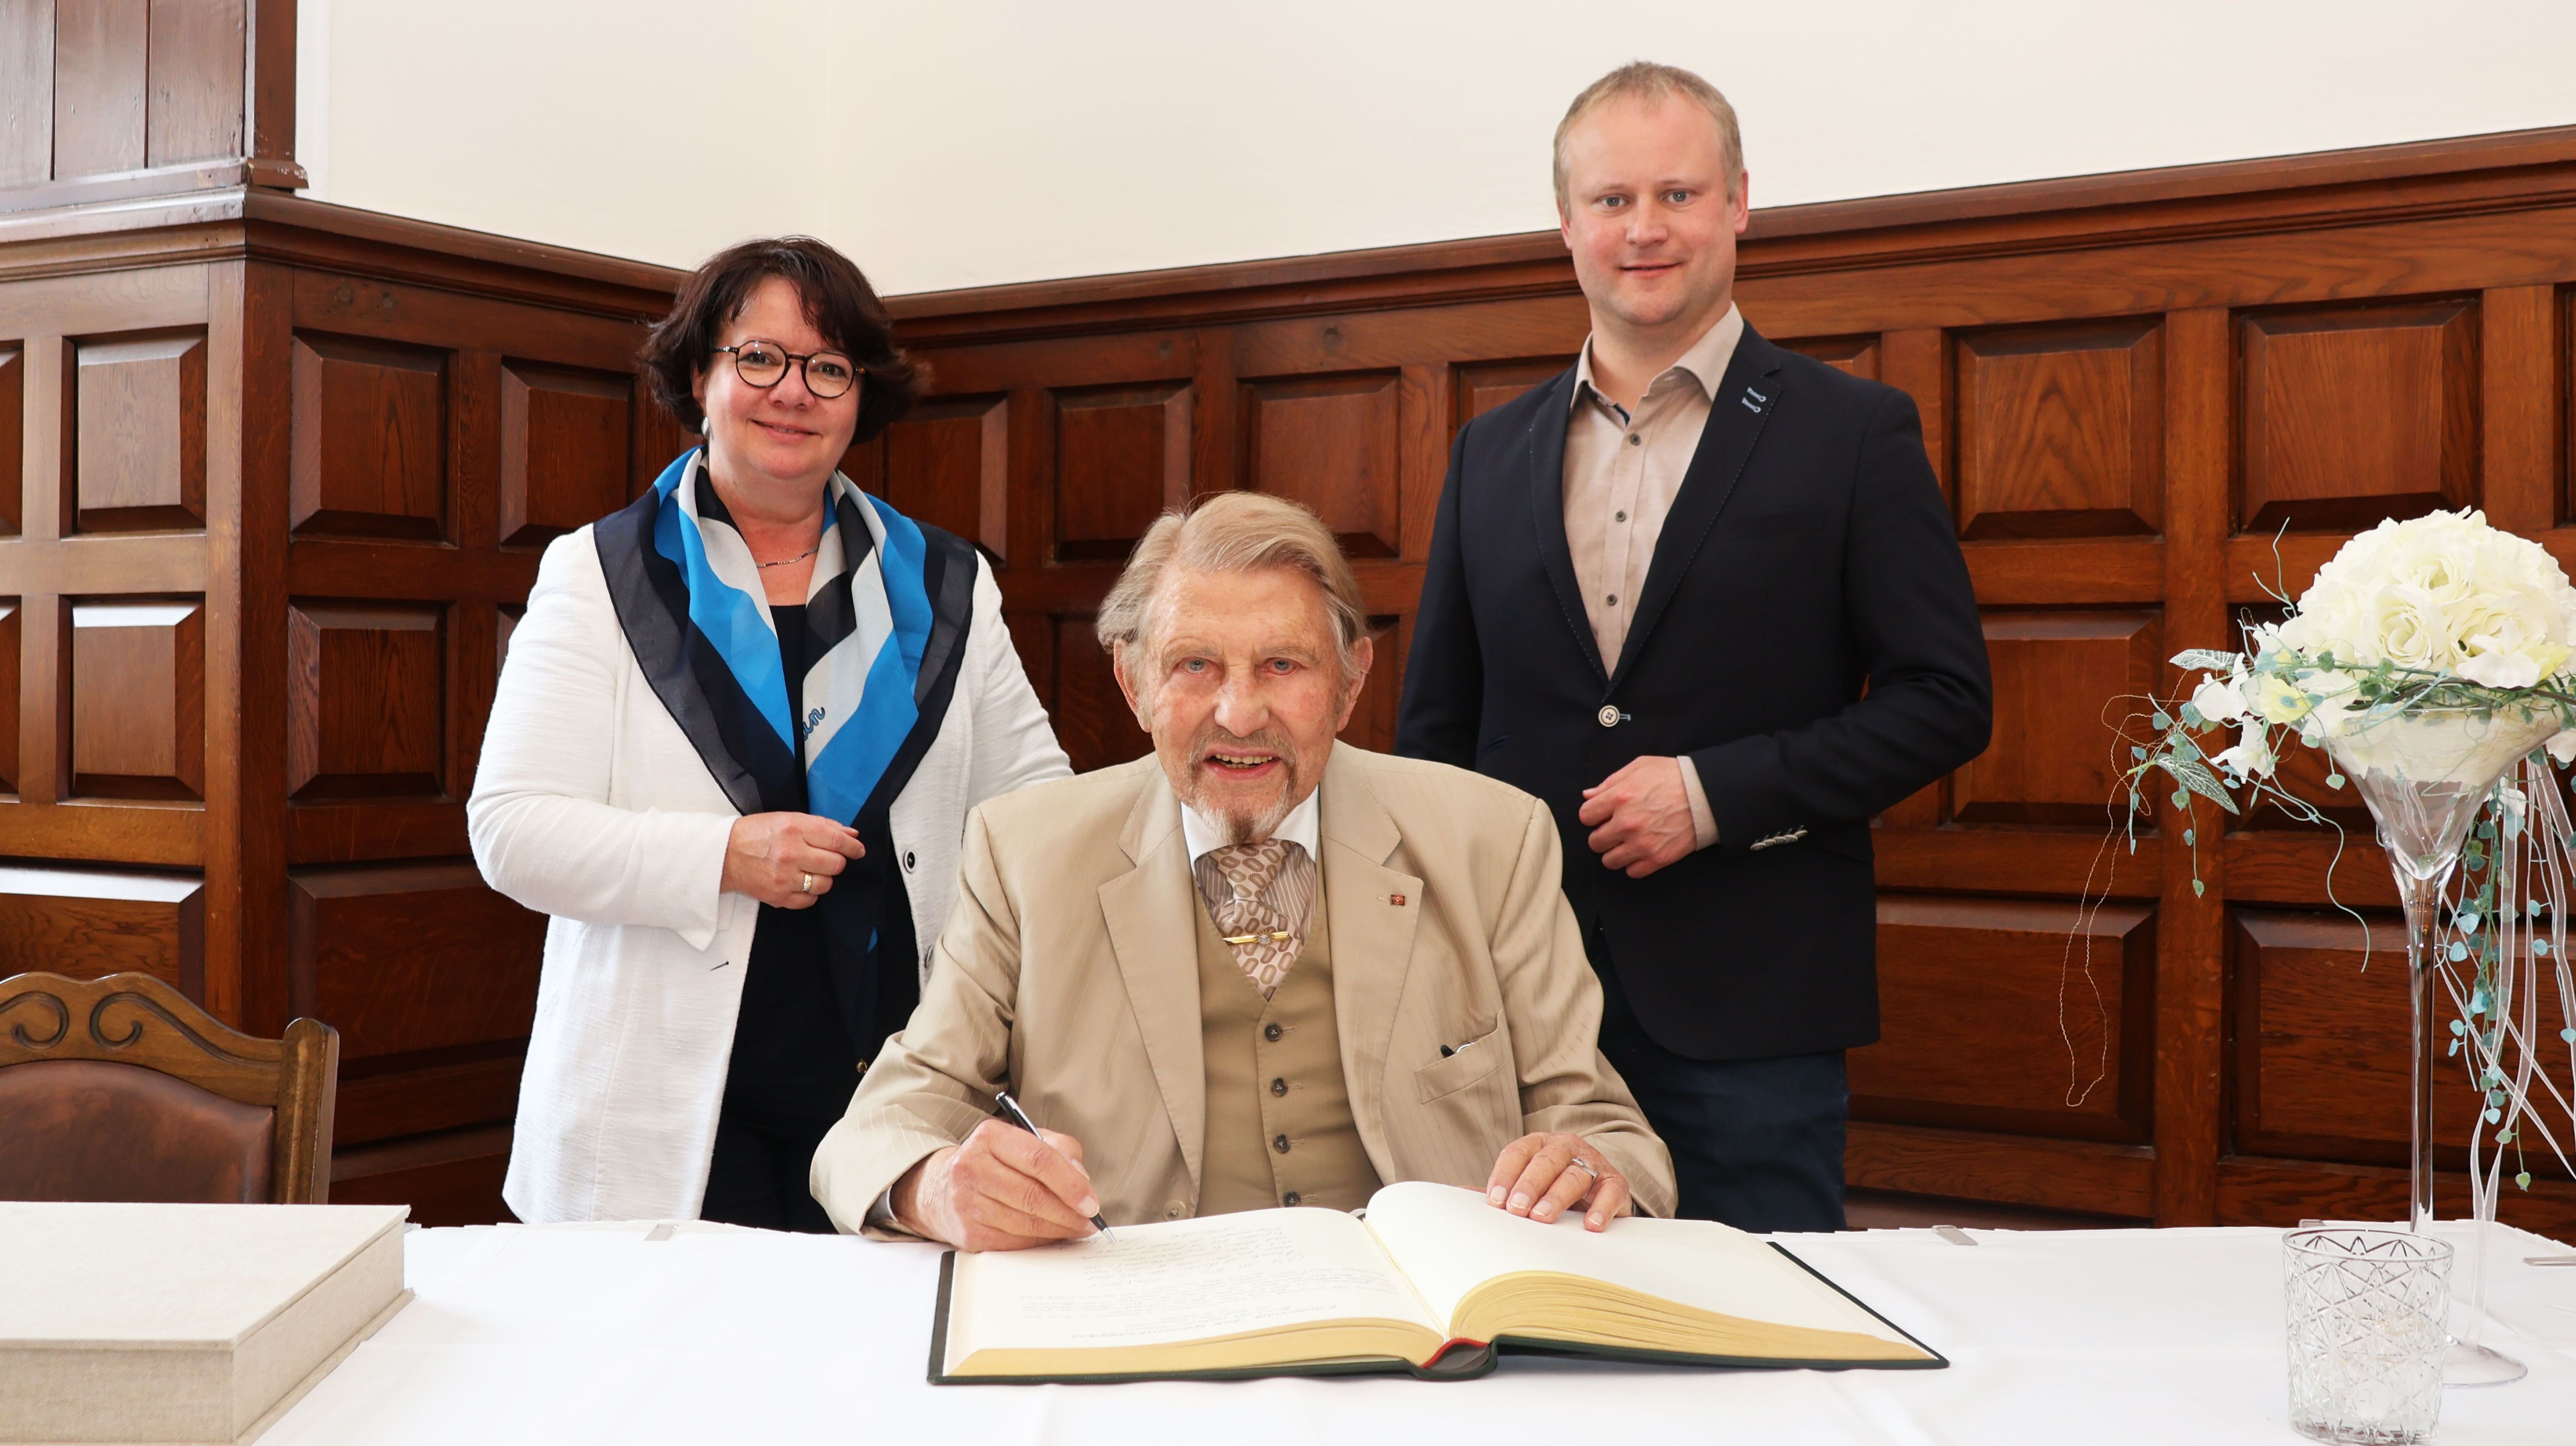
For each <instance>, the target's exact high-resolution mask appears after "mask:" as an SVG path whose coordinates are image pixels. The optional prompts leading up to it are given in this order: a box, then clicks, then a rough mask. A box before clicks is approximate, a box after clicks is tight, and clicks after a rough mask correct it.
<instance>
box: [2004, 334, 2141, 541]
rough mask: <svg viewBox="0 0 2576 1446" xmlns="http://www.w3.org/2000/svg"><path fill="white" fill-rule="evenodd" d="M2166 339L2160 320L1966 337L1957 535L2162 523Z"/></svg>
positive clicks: (2079, 532) (2063, 533)
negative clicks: (2163, 342) (2162, 339)
mask: <svg viewBox="0 0 2576 1446" xmlns="http://www.w3.org/2000/svg"><path fill="white" fill-rule="evenodd" d="M2159 342H2160V338H2159V336H2158V333H2157V326H2156V323H2155V322H2154V321H2153V320H2146V321H2134V322H2121V323H2113V324H2110V325H2091V324H2088V325H2082V326H2073V327H2027V328H2016V329H2011V330H2005V331H1996V332H1983V333H1972V334H1970V335H1967V336H1963V337H1961V338H1959V340H1958V343H1957V346H1958V464H1957V465H1958V478H1959V480H1958V493H1959V523H1960V535H1961V536H1963V537H1969V538H1992V537H2075V536H2084V535H2101V534H2106V533H2138V534H2147V533H2153V532H2154V531H2156V528H2157V522H2158V520H2159V519H2160V517H2161V516H2162V513H2163V507H2162V505H2161V494H2162V493H2163V491H2164V416H2163V395H2164V359H2163V356H2162V348H2161V346H2160V344H2159Z"/></svg>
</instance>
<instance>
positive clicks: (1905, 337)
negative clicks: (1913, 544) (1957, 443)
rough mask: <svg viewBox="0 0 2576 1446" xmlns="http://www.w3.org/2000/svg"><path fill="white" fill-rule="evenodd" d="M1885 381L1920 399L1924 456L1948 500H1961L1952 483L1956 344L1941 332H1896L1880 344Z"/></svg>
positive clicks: (1918, 410) (1918, 411) (1917, 410)
mask: <svg viewBox="0 0 2576 1446" xmlns="http://www.w3.org/2000/svg"><path fill="white" fill-rule="evenodd" d="M1878 366H1879V380H1880V381H1883V382H1885V383H1887V384H1888V385H1889V386H1891V387H1894V388H1896V389H1897V390H1898V391H1900V392H1903V393H1905V394H1906V395H1907V396H1909V397H1912V398H1913V399H1914V410H1915V413H1916V415H1917V416H1919V417H1920V418H1921V419H1922V422H1923V452H1924V455H1925V456H1927V457H1929V458H1931V459H1932V475H1933V476H1935V477H1937V478H1939V479H1940V482H1941V491H1942V494H1943V495H1944V496H1946V497H1949V498H1950V499H1951V500H1952V504H1953V506H1955V505H1956V503H1957V499H1958V488H1957V486H1956V485H1955V484H1953V483H1952V481H1951V475H1950V474H1951V471H1952V466H1951V456H1950V387H1951V377H1950V338H1949V337H1948V336H1947V335H1946V334H1945V333H1943V332H1942V331H1941V330H1939V329H1938V328H1919V329H1909V330H1901V331H1890V332H1888V333H1886V334H1885V335H1883V336H1881V337H1880V338H1879V362H1878Z"/></svg>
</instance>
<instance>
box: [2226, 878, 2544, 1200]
mask: <svg viewBox="0 0 2576 1446" xmlns="http://www.w3.org/2000/svg"><path fill="white" fill-rule="evenodd" d="M2233 922H2234V926H2235V927H2234V928H2233V930H2232V931H2231V933H2232V936H2233V938H2232V944H2233V947H2232V948H2231V949H2230V951H2229V954H2230V958H2229V968H2230V970H2231V971H2232V974H2233V981H2232V982H2233V984H2234V989H2233V994H2234V1004H2235V1011H2236V1019H2235V1028H2234V1030H2233V1035H2234V1038H2235V1045H2236V1048H2235V1052H2234V1054H2235V1057H2234V1059H2233V1061H2232V1074H2233V1076H2234V1078H2233V1079H2232V1080H2231V1081H2230V1085H2231V1089H2230V1094H2231V1097H2232V1102H2233V1104H2234V1106H2235V1109H2234V1113H2235V1125H2236V1141H2235V1149H2236V1151H2237V1152H2238V1153H2241V1154H2259V1155H2271V1156H2281V1157H2288V1158H2298V1159H2317V1160H2338V1161H2345V1162H2349V1163H2354V1164H2377V1165H2403V1164H2404V1163H2405V1162H2406V1144H2407V1138H2408V1136H2409V1134H2410V1133H2411V1132H2412V1127H2411V1125H2410V1123H2409V1112H2408V1101H2407V1087H2408V1086H2407V1077H2406V1061H2407V1056H2408V1054H2409V1050H2410V1044H2409V1039H2410V1036H2411V1034H2412V1032H2413V1011H2412V1008H2411V1006H2410V1005H2409V1004H2408V1002H2407V981H2406V925H2405V922H2404V921H2403V920H2402V919H2400V918H2399V917H2397V916H2396V915H2394V914H2381V913H2374V914H2372V915H2371V916H2370V927H2369V933H2368V939H2367V948H2368V959H2367V965H2366V966H2365V963H2364V944H2365V941H2364V937H2363V929H2362V926H2361V925H2360V924H2357V923H2355V922H2354V921H2353V920H2351V919H2349V918H2347V917H2345V916H2343V915H2341V914H2332V913H2291V912H2286V911H2284V912H2274V911H2271V910H2259V909H2246V910H2241V911H2238V912H2237V913H2236V914H2235V915H2234V920H2233ZM2520 1003H2521V1002H2520V1001H2519V1000H2517V1001H2516V1002H2515V1004H2516V1008H2517V1009H2519V1008H2520ZM2539 1003H2540V1028H2539V1031H2538V1037H2539V1039H2540V1041H2541V1045H2542V1048H2543V1050H2544V1052H2545V1053H2547V1054H2554V1055H2556V1056H2557V1057H2558V1058H2559V1059H2560V1060H2561V1061H2562V1062H2563V1061H2564V1059H2565V1057H2566V1056H2565V1047H2564V1046H2563V1045H2561V1044H2560V1043H2559V1042H2558V1031H2559V1030H2561V1029H2563V1028H2565V1027H2566V1025H2567V1020H2566V1019H2565V1018H2564V1017H2563V1016H2562V1015H2561V1013H2560V1011H2559V1008H2558V1000H2557V994H2556V991H2555V989H2553V988H2550V987H2546V986H2544V987H2543V988H2542V990H2541V998H2540V1001H2539ZM2456 1017H2457V1015H2456V1012H2455V1011H2453V1010H2452V1009H2451V1007H2450V1006H2449V1005H2448V1004H2447V1003H2446V1004H2445V1005H2444V1007H2443V1009H2442V1011H2441V1012H2440V1015H2439V1017H2438V1019H2437V1020H2436V1022H2435V1024H2434V1026H2433V1033H2434V1044H2433V1048H2434V1049H2435V1050H2436V1051H2437V1052H2438V1051H2447V1050H2448V1049H2449V1048H2450V1044H2451V1032H2450V1023H2449V1021H2450V1020H2451V1019H2453V1018H2456ZM2463 1057H2464V1056H2463V1055H2455V1054H2447V1053H2445V1054H2443V1055H2442V1058H2441V1059H2440V1062H2439V1063H2438V1064H2437V1066H2436V1072H2435V1074H2434V1090H2433V1136H2434V1138H2435V1139H2436V1140H2437V1141H2439V1142H2440V1145H2441V1151H2442V1154H2443V1156H2444V1165H2443V1168H2445V1169H2464V1168H2466V1165H2467V1156H2466V1146H2467V1141H2468V1138H2469V1123H2470V1120H2471V1118H2472V1116H2473V1114H2474V1112H2475V1111H2476V1109H2477V1108H2478V1102H2479V1098H2480V1096H2479V1094H2478V1092H2477V1090H2476V1088H2475V1087H2474V1086H2473V1085H2472V1083H2471V1081H2470V1078H2469V1073H2468V1067H2467V1066H2466V1065H2465V1064H2463V1063H2462V1059H2463ZM2564 1118H2565V1116H2564V1114H2563V1113H2562V1114H2561V1115H2560V1119H2561V1120H2562V1122H2563V1120H2564ZM2548 1156H2549V1151H2548V1149H2547V1147H2546V1146H2543V1145H2539V1144H2538V1143H2537V1142H2536V1141H2535V1142H2534V1145H2533V1148H2532V1150H2531V1152H2530V1154H2529V1155H2528V1156H2527V1158H2528V1159H2529V1161H2530V1166H2531V1169H2532V1172H2533V1173H2535V1174H2542V1173H2550V1174H2562V1175H2563V1172H2561V1171H2558V1170H2557V1169H2556V1166H2555V1165H2554V1163H2550V1162H2549V1161H2548ZM2505 1173H2507V1174H2511V1173H2513V1171H2512V1170H2511V1169H2510V1168H2508V1169H2507V1170H2506V1172H2505ZM2507 1188H2508V1191H2509V1190H2510V1187H2507ZM2465 1208H2466V1207H2465V1206H2464V1205H2463V1206H2449V1205H2446V1206H2445V1210H2444V1213H2446V1214H2450V1213H2458V1211H2459V1210H2461V1209H2465Z"/></svg>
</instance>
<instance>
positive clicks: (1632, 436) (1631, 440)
mask: <svg viewBox="0 0 2576 1446" xmlns="http://www.w3.org/2000/svg"><path fill="white" fill-rule="evenodd" d="M1645 440H1646V439H1645V438H1643V437H1640V436H1638V435H1637V434H1636V433H1634V432H1630V433H1629V434H1628V445H1629V446H1631V447H1635V446H1639V445H1641V444H1643V443H1644V442H1645Z"/></svg>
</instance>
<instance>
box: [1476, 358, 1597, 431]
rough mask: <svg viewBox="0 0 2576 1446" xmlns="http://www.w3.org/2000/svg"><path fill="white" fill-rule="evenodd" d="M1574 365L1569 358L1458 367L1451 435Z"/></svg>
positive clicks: (1572, 360)
mask: <svg viewBox="0 0 2576 1446" xmlns="http://www.w3.org/2000/svg"><path fill="white" fill-rule="evenodd" d="M1572 365H1574V358H1572V357H1570V356H1561V357H1542V358H1539V359H1538V360H1535V361H1512V362H1484V363H1479V364H1478V365H1475V366H1462V367H1460V368H1458V385H1457V389H1456V390H1457V396H1458V419H1457V421H1456V422H1454V423H1452V424H1451V428H1450V430H1451V431H1452V432H1453V433H1454V432H1455V431H1456V430H1457V428H1459V427H1463V426H1465V425H1467V424H1468V423H1469V422H1472V421H1474V420H1475V419H1476V418H1478V417H1481V416H1483V415H1485V414H1486V413H1487V412H1490V411H1492V410H1493V409H1494V408H1496V407H1499V406H1501V405H1502V404H1503V403H1505V402H1508V401H1510V400H1511V399H1512V398H1514V397H1517V396H1519V395H1520V394H1521V393H1523V392H1525V391H1528V390H1529V389H1530V388H1532V387H1534V386H1537V385H1538V384H1539V383H1541V382H1544V381H1546V380H1547V379H1548V378H1549V377H1552V376H1555V375H1556V374H1557V373H1558V372H1561V371H1563V370H1565V369H1566V368H1567V367H1570V366H1572Z"/></svg>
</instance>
